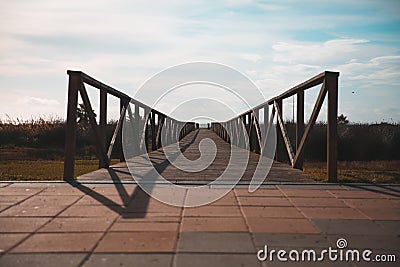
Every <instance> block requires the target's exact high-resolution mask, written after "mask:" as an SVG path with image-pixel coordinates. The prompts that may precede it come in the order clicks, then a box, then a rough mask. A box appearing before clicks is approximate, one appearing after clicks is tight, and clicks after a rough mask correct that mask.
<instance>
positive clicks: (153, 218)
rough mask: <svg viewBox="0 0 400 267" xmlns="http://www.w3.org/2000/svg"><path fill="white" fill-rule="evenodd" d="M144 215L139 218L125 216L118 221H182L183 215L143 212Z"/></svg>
mask: <svg viewBox="0 0 400 267" xmlns="http://www.w3.org/2000/svg"><path fill="white" fill-rule="evenodd" d="M143 215H144V216H141V217H138V218H124V217H120V218H118V219H117V221H116V223H139V222H145V223H153V222H154V223H157V222H169V223H180V222H181V217H179V216H148V215H152V214H143Z"/></svg>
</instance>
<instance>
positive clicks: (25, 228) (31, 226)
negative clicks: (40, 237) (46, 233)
mask: <svg viewBox="0 0 400 267" xmlns="http://www.w3.org/2000/svg"><path fill="white" fill-rule="evenodd" d="M49 220H50V219H49V218H43V217H41V218H37V217H0V233H31V232H34V231H35V230H37V229H38V228H39V227H41V226H42V225H44V224H45V223H47V222H48V221H49Z"/></svg>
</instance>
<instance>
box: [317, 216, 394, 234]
mask: <svg viewBox="0 0 400 267" xmlns="http://www.w3.org/2000/svg"><path fill="white" fill-rule="evenodd" d="M312 222H313V224H314V225H316V226H317V227H318V229H320V230H321V232H324V233H327V234H343V235H350V234H354V235H393V232H392V231H391V229H386V228H384V227H381V225H379V224H378V223H375V222H374V221H371V220H347V219H345V220H343V219H312Z"/></svg>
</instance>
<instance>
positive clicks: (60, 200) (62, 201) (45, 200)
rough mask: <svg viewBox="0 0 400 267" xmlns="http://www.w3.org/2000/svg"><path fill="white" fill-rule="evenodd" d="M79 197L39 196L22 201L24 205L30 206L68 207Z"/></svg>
mask: <svg viewBox="0 0 400 267" xmlns="http://www.w3.org/2000/svg"><path fill="white" fill-rule="evenodd" d="M79 198H80V196H67V195H65V196H64V195H62V196H40V195H36V196H33V197H31V198H29V199H28V200H26V201H24V202H23V204H24V205H30V206H42V205H46V206H53V207H56V206H68V205H71V204H72V203H74V202H75V201H77V200H78V199H79Z"/></svg>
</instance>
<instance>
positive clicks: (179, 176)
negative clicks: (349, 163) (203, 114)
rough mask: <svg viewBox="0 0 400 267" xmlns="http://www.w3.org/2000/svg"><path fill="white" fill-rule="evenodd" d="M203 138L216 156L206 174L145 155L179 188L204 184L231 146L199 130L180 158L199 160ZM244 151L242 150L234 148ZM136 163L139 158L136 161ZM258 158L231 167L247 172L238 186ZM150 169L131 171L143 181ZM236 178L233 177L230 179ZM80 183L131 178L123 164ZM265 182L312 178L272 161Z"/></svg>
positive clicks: (189, 137)
mask: <svg viewBox="0 0 400 267" xmlns="http://www.w3.org/2000/svg"><path fill="white" fill-rule="evenodd" d="M205 138H209V139H211V140H212V141H213V142H214V143H215V145H216V150H217V153H216V156H215V159H214V161H213V162H212V164H211V165H210V166H208V167H207V168H206V169H205V170H203V171H200V172H196V173H191V172H185V171H183V170H180V169H178V168H176V167H175V166H174V165H172V164H171V163H170V162H169V161H168V160H167V159H166V157H165V155H164V153H163V149H162V148H160V149H158V150H156V151H153V152H150V153H149V154H148V156H149V158H150V160H151V161H152V163H153V166H154V167H155V168H156V170H157V171H158V172H159V173H160V174H161V175H162V176H163V177H164V178H165V179H167V180H169V181H171V182H173V183H178V184H198V183H199V184H204V183H208V182H211V181H213V180H215V179H217V178H218V177H219V176H220V175H221V174H222V173H223V172H224V170H225V169H226V167H227V165H228V162H229V157H230V153H231V152H230V150H231V145H230V144H229V143H227V142H225V141H224V140H223V139H221V138H220V137H219V136H218V135H217V134H216V133H214V132H213V131H211V130H207V129H199V130H195V131H193V132H191V133H189V134H188V135H187V136H185V137H184V138H183V139H182V140H180V142H179V145H180V147H181V150H182V151H183V155H184V156H185V157H186V158H188V159H189V160H196V159H198V158H199V157H200V151H199V143H200V141H201V140H204V139H205ZM237 149H240V150H243V151H245V150H244V149H241V148H237ZM137 159H138V162H139V161H140V160H141V156H138V157H137ZM258 160H259V155H258V154H256V153H252V152H249V161H248V162H246V161H245V162H238V163H237V164H236V165H234V166H232V167H234V168H240V167H243V166H246V170H245V172H244V174H243V176H242V178H241V179H240V182H241V183H249V182H250V180H251V178H252V177H253V174H254V171H255V169H256V167H257V163H258ZM129 161H130V162H135V159H130V160H129ZM150 169H151V168H149V167H148V166H143V164H138V165H137V166H135V168H134V170H133V175H134V176H139V177H143V176H145V175H146V173H148V172H149V171H150ZM232 178H235V177H232ZM78 180H81V181H114V182H115V181H132V180H133V178H132V176H131V173H130V172H129V170H128V168H127V167H126V164H125V163H124V162H122V163H120V164H116V165H114V166H111V167H110V168H109V169H99V170H97V171H94V172H91V173H88V174H84V175H81V176H80V177H78ZM265 181H266V182H291V183H294V182H301V183H303V182H313V181H314V180H313V179H312V177H310V176H308V175H306V174H304V173H303V172H302V171H300V170H298V169H294V168H292V167H290V166H289V165H288V164H284V163H280V162H277V161H275V162H274V163H273V165H272V168H271V170H270V172H269V174H268V177H267V179H266V180H265Z"/></svg>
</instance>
